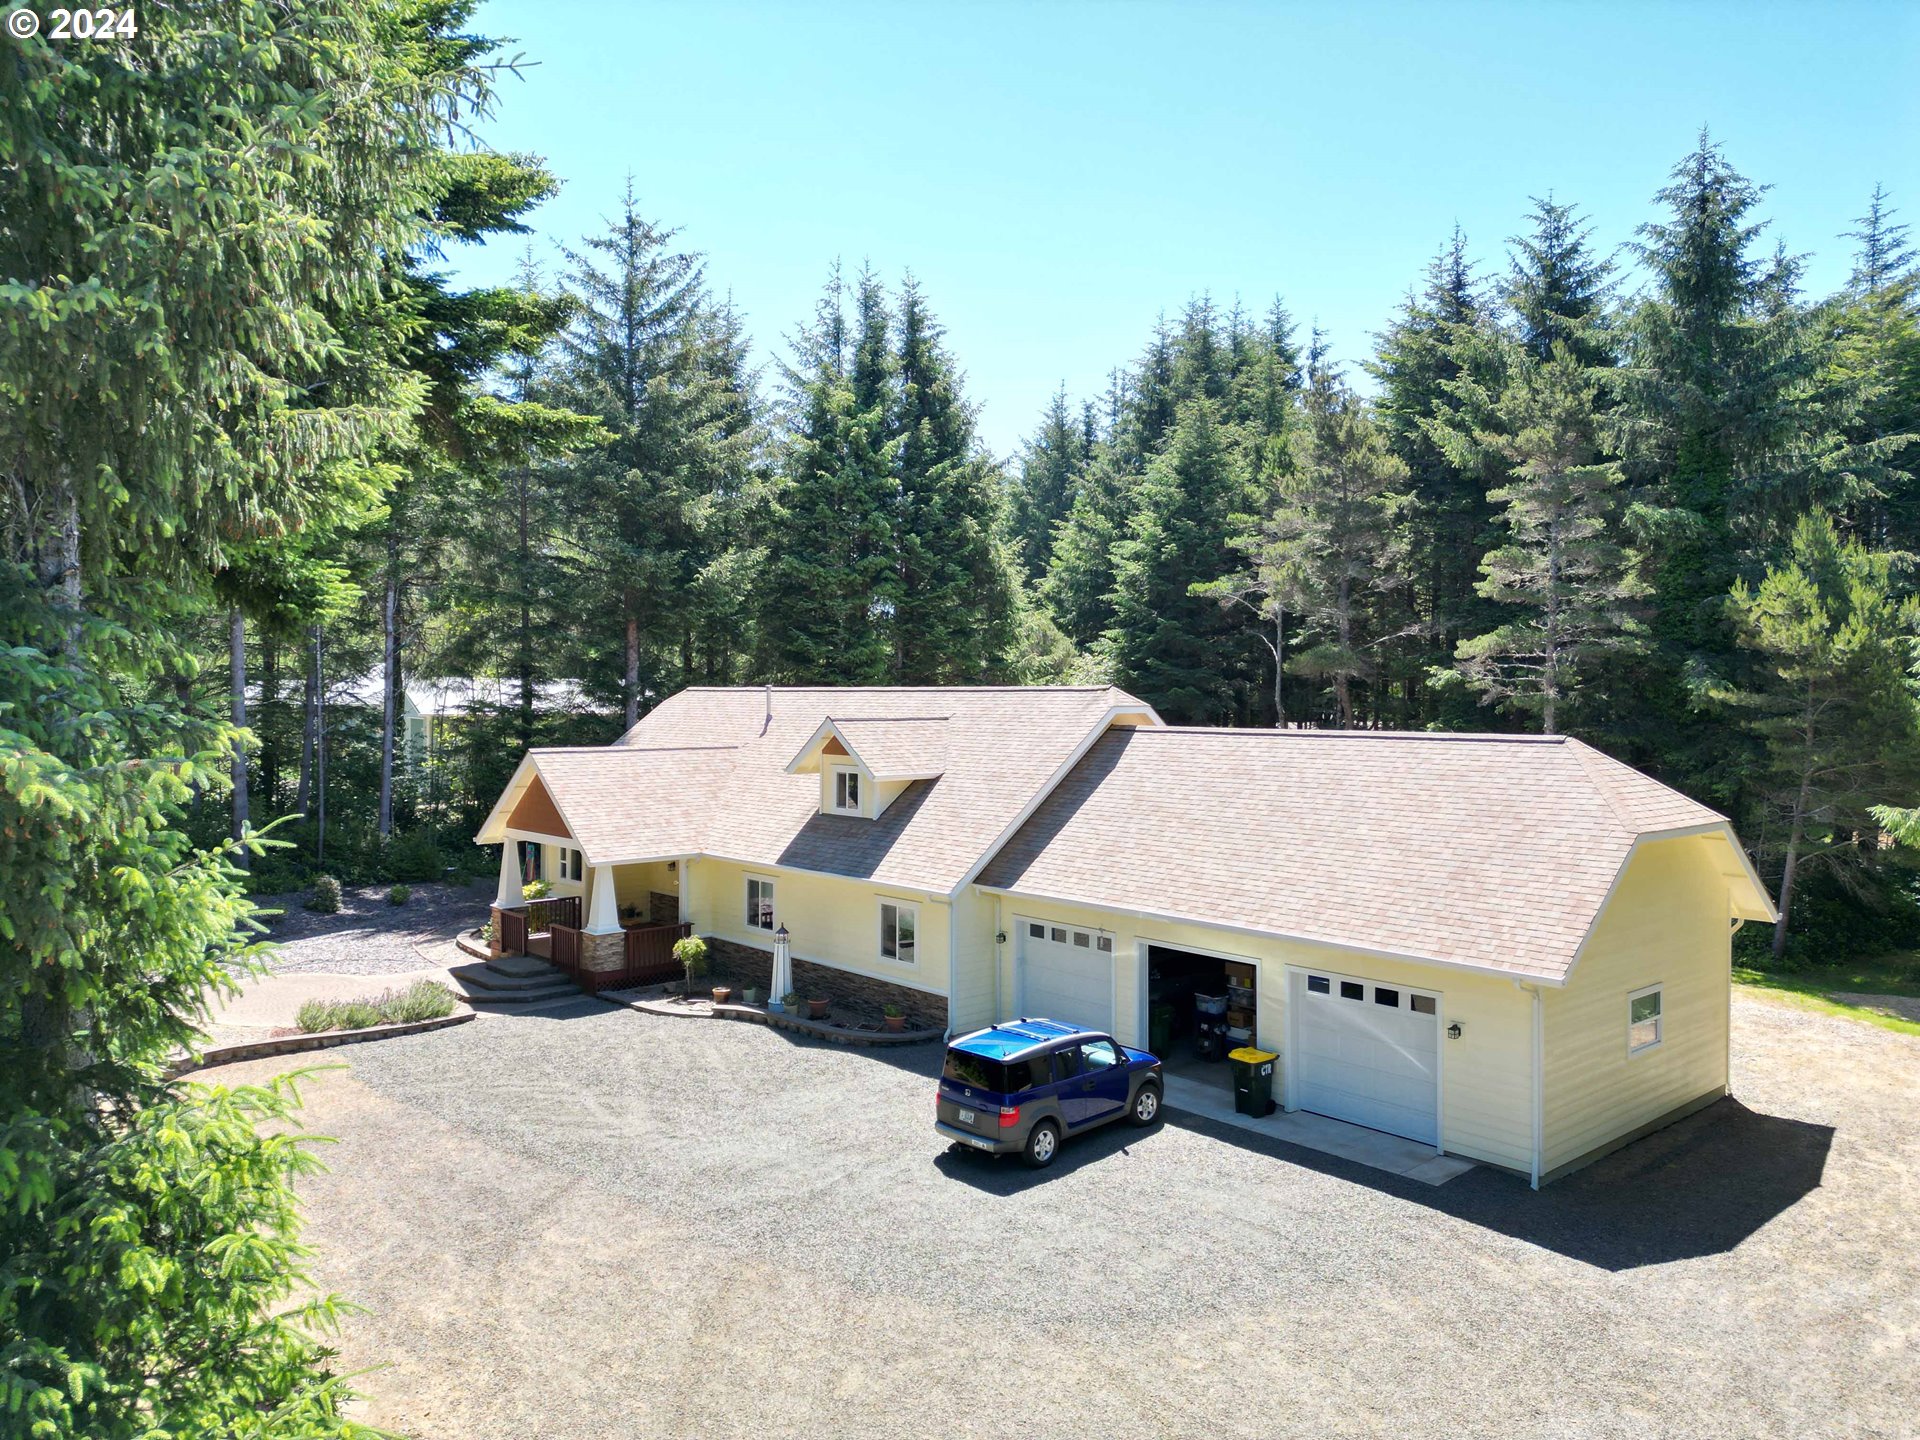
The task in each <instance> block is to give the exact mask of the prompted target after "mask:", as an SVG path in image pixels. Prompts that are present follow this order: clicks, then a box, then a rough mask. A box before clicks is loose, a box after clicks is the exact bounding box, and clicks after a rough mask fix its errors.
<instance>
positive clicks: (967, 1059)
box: [933, 1020, 1163, 1170]
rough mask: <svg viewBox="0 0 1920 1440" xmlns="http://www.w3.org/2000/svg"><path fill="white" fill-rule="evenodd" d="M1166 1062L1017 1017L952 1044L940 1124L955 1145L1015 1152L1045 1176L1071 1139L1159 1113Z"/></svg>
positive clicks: (1088, 1033) (1108, 1040)
mask: <svg viewBox="0 0 1920 1440" xmlns="http://www.w3.org/2000/svg"><path fill="white" fill-rule="evenodd" d="M1162 1089H1163V1081H1162V1076H1161V1069H1160V1062H1159V1061H1158V1060H1157V1059H1155V1058H1154V1057H1153V1056H1151V1055H1149V1054H1148V1053H1147V1052H1146V1051H1144V1050H1129V1049H1128V1048H1127V1047H1126V1046H1124V1045H1122V1044H1121V1043H1120V1042H1119V1041H1118V1040H1115V1039H1114V1038H1113V1037H1112V1036H1111V1035H1103V1034H1101V1033H1100V1032H1099V1031H1097V1030H1082V1029H1080V1028H1079V1027H1078V1026H1074V1025H1064V1024H1062V1023H1061V1022H1060V1021H1058V1020H1010V1021H1008V1022H1007V1023H1006V1024H1004V1025H995V1026H994V1027H993V1028H991V1029H989V1030H976V1031H974V1032H973V1033H972V1034H971V1035H962V1036H961V1037H960V1038H959V1039H958V1040H955V1041H954V1042H953V1043H952V1044H951V1045H949V1046H948V1047H947V1065H946V1069H945V1071H944V1072H943V1073H942V1074H941V1076H940V1100H939V1106H938V1113H939V1119H938V1120H937V1121H936V1122H935V1124H934V1127H933V1128H934V1129H936V1130H938V1131H939V1132H940V1133H941V1134H942V1135H944V1136H946V1137H947V1139H949V1140H951V1141H952V1142H953V1143H954V1144H955V1145H964V1146H967V1147H968V1148H970V1149H974V1150H984V1151H986V1152H987V1153H989V1154H992V1155H1012V1154H1015V1153H1016V1152H1017V1153H1018V1154H1020V1155H1021V1156H1023V1157H1024V1158H1025V1159H1026V1162H1027V1164H1029V1165H1031V1166H1032V1167H1033V1168H1034V1169H1036V1170H1043V1169H1045V1168H1046V1167H1047V1166H1049V1165H1051V1164H1052V1163H1053V1160H1054V1157H1055V1156H1056V1155H1058V1154H1059V1153H1060V1142H1061V1140H1063V1139H1064V1138H1066V1137H1067V1136H1068V1135H1077V1134H1079V1133H1080V1132H1081V1131H1082V1130H1091V1129H1093V1128H1095V1127H1096V1126H1099V1125H1104V1124H1106V1123H1107V1121H1109V1120H1118V1119H1119V1118H1120V1117H1121V1116H1123V1115H1124V1116H1126V1117H1127V1118H1128V1119H1129V1120H1131V1121H1133V1123H1134V1124H1136V1125H1151V1124H1152V1123H1153V1122H1154V1121H1155V1120H1157V1119H1158V1118H1159V1116H1160V1095H1161V1091H1162Z"/></svg>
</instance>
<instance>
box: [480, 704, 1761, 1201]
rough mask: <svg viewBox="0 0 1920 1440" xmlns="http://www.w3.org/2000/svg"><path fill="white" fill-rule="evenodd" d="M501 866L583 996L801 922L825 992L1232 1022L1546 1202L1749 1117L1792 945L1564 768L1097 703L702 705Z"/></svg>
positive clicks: (539, 818) (1431, 738)
mask: <svg viewBox="0 0 1920 1440" xmlns="http://www.w3.org/2000/svg"><path fill="white" fill-rule="evenodd" d="M477 839H478V840H479V841H480V843H482V844H498V845H501V846H502V847H503V849H502V863H501V877H500V889H499V893H498V895H497V896H496V907H495V909H496V922H497V923H496V935H498V934H499V933H500V931H501V929H502V927H503V926H504V928H505V929H506V930H507V931H508V932H509V933H511V934H515V935H521V936H524V933H525V931H526V929H527V928H528V926H527V921H526V919H525V914H524V912H525V911H526V908H527V907H526V905H525V902H524V899H523V896H522V884H523V879H524V877H525V876H527V875H528V874H529V873H538V874H539V875H540V877H541V878H542V879H544V880H546V881H547V883H548V884H549V885H550V886H551V887H552V889H553V891H554V893H555V895H556V896H558V897H560V899H559V901H558V902H557V903H559V904H561V905H563V906H568V907H571V908H570V909H569V910H568V912H567V913H568V914H569V915H570V916H573V917H575V918H573V919H572V921H571V922H570V924H569V923H562V925H561V926H560V928H559V929H557V930H556V931H555V932H554V933H556V934H564V935H566V936H569V937H572V938H569V939H568V940H567V942H566V943H569V944H577V945H578V947H579V949H580V955H579V960H578V964H579V970H580V971H581V972H585V973H591V972H593V971H595V970H596V969H604V970H605V971H607V972H609V973H621V974H634V973H637V972H635V971H634V970H633V969H632V967H633V966H634V964H636V963H637V962H636V961H635V958H634V957H635V956H636V954H639V953H641V952H642V951H645V947H646V946H647V945H649V944H652V943H653V941H651V940H649V939H647V938H645V937H660V938H661V939H662V940H664V939H665V938H668V937H670V936H672V935H673V934H677V933H680V931H681V930H684V929H691V930H693V931H697V932H698V933H699V934H701V935H703V936H705V937H707V938H708V941H709V944H710V946H712V947H713V948H714V949H715V950H716V951H717V952H718V953H719V955H720V956H721V958H722V961H723V963H725V964H726V966H727V968H728V970H729V973H732V974H735V975H753V974H764V973H765V970H766V968H767V956H768V955H769V953H770V951H771V949H772V943H773V936H774V934H775V932H776V931H777V930H780V929H784V930H785V931H786V932H787V934H788V936H789V937H790V943H791V947H792V955H793V969H794V975H795V984H796V986H797V987H798V988H799V989H800V990H802V991H813V992H817V993H824V994H830V995H832V996H834V997H835V998H836V999H838V1000H840V1001H842V1002H845V1003H848V1004H868V1005H875V1006H877V1005H880V1004H885V1003H891V1004H894V1005H897V1006H898V1007H899V1008H900V1009H902V1010H903V1011H904V1012H905V1013H906V1014H907V1015H908V1016H909V1017H910V1018H911V1019H912V1020H914V1021H917V1022H919V1023H921V1024H926V1025H931V1026H938V1027H944V1028H945V1029H947V1030H948V1031H949V1032H950V1033H951V1032H959V1031H964V1030H969V1029H973V1028H977V1027H979V1026H982V1025H987V1024H991V1023H993V1022H994V1021H996V1020H1003V1019H1010V1018H1013V1017H1015V1016H1018V1015H1052V1016H1054V1017H1056V1018H1061V1019H1066V1020H1070V1021H1072V1022H1074V1023H1076V1024H1080V1025H1083V1026H1085V1027H1087V1028H1089V1029H1097V1030H1101V1031H1104V1032H1107V1033H1110V1034H1112V1035H1114V1036H1115V1037H1116V1038H1118V1039H1119V1040H1121V1041H1122V1042H1123V1043H1126V1044H1130V1045H1136V1046H1143V1047H1144V1046H1149V1045H1159V1046H1164V1045H1166V1044H1167V1043H1168V1035H1167V1033H1166V1032H1167V1031H1168V1029H1169V1027H1172V1029H1173V1031H1174V1033H1175V1034H1176V1035H1177V1034H1178V1032H1179V1030H1180V1029H1181V1028H1182V1027H1183V1026H1185V1025H1190V1024H1192V1023H1194V1015H1195V1012H1196V1009H1197V1004H1196V1002H1195V1001H1194V1000H1193V997H1194V996H1195V995H1196V994H1200V995H1204V996H1217V997H1220V998H1221V999H1224V1000H1225V1001H1227V1009H1226V1014H1225V1016H1224V1020H1225V1024H1226V1027H1227V1035H1228V1037H1229V1038H1230V1039H1231V1040H1232V1041H1237V1042H1252V1043H1257V1044H1258V1045H1260V1046H1262V1047H1264V1048H1266V1049H1269V1050H1272V1051H1274V1052H1275V1053H1277V1054H1278V1055H1279V1056H1280V1063H1279V1066H1278V1080H1279V1099H1280V1103H1281V1104H1282V1105H1283V1106H1284V1107H1285V1108H1287V1109H1289V1110H1293V1109H1304V1110H1309V1111H1314V1112H1317V1113H1320V1114H1325V1115H1330V1116H1333V1117H1334V1118H1337V1119H1342V1120H1347V1121H1350V1122H1352V1123H1355V1124H1361V1125H1366V1126H1369V1127H1371V1128H1374V1129H1378V1130H1383V1131H1387V1132H1390V1133H1392V1134H1396V1135H1402V1136H1406V1137H1408V1138H1411V1139H1414V1140H1417V1141H1420V1142H1423V1143H1425V1144H1430V1145H1432V1146H1433V1147H1434V1149H1435V1150H1436V1151H1437V1152H1440V1153H1446V1154H1454V1155H1460V1156H1464V1157H1469V1158H1472V1159H1475V1160H1480V1161H1484V1162H1487V1163H1490V1164H1494V1165H1499V1166H1504V1167H1506V1168H1509V1169H1512V1170H1515V1171H1519V1172H1521V1173H1523V1174H1526V1175H1528V1176H1529V1177H1530V1178H1531V1180H1532V1181H1533V1183H1534V1184H1536V1185H1537V1184H1540V1183H1542V1182H1544V1181H1546V1180H1550V1179H1552V1178H1553V1177H1554V1176H1556V1175H1558V1174H1561V1173H1564V1172H1565V1171H1567V1170H1569V1169H1572V1168H1574V1167H1576V1166H1578V1165H1580V1164H1583V1163H1585V1162H1587V1161H1589V1160H1591V1159H1593V1158H1596V1157H1597V1156H1598V1155H1600V1154H1603V1153H1605V1152H1606V1151H1607V1150H1609V1149H1611V1148H1615V1147H1617V1146H1618V1145H1621V1144H1624V1143H1627V1142H1628V1141H1630V1140H1631V1139H1633V1138H1635V1137H1636V1136H1638V1135H1640V1134H1644V1133H1646V1132H1647V1131H1650V1130H1652V1129H1655V1128H1658V1127H1659V1126H1660V1125H1663V1124H1667V1123H1670V1122H1672V1121H1673V1120H1675V1119H1677V1118H1679V1117H1680V1116H1682V1115H1684V1114H1686V1113H1688V1112H1690V1111H1691V1110H1694V1109H1697V1108H1699V1107H1701V1106H1703V1105H1706V1104H1708V1103H1710V1102H1711V1101H1713V1100H1715V1099H1718V1098H1719V1097H1720V1096H1722V1095H1724V1094H1726V1093H1727V1083H1728V1006H1729V1001H1730V996H1731V976H1730V964H1731V941H1732V934H1733V931H1734V930H1735V929H1737V928H1738V926H1739V925H1740V924H1741V923H1742V922H1743V921H1745V920H1750V919H1751V920H1770V919H1772V917H1773V909H1772V906H1771V905H1770V903H1769V902H1768V899H1767V896H1766V894H1765V892H1764V890H1763V889H1762V887H1761V886H1760V883H1759V881H1758V879H1757V877H1756V876H1755V874H1754V872H1753V869H1752V867H1751V865H1750V864H1749V862H1748V860H1747V857H1746V854H1745V852H1744V850H1743V849H1742V848H1741V846H1740V844H1739V842H1738V840H1737V838H1736V837H1735V836H1734V834H1733V832H1732V829H1731V827H1730V826H1729V825H1728V824H1727V822H1726V820H1725V819H1724V818H1723V817H1721V816H1719V815H1717V814H1715V813H1714V812H1713V811H1711V810H1708V809H1706V808H1705V807H1703V806H1700V805H1698V804H1695V803H1694V802H1693V801H1691V800H1688V799H1687V798H1686V797H1684V796H1682V795H1680V794H1678V793H1677V792H1675V791H1673V790H1671V789H1668V788H1667V787H1665V786H1663V785H1660V784H1659V783H1657V782H1655V781H1653V780H1651V779H1649V778H1648V777H1646V776H1644V775H1641V774H1640V773H1639V772H1637V771H1635V770H1632V769H1630V768H1629V767H1627V766H1624V765H1621V764H1619V763H1618V762H1616V761H1613V760H1611V759H1609V758H1608V757H1607V756H1605V755H1603V754H1602V753H1600V752H1599V751H1597V750H1594V749H1593V748H1591V747H1590V746H1587V745H1584V744H1582V743H1581V742H1579V741H1577V740H1572V739H1568V738H1565V737H1559V736H1544V737H1543V736H1509V735H1429V734H1393V733H1383V732H1353V731H1309V730H1280V731H1248V730H1213V729H1194V728H1175V727H1169V726H1166V725H1164V724H1163V723H1162V722H1161V721H1160V718H1159V717H1158V715H1156V714H1155V713H1154V711H1153V709H1152V707H1151V706H1149V705H1147V704H1145V703H1144V702H1142V701H1140V700H1138V699H1136V698H1135V697H1133V696H1131V695H1128V694H1126V693H1125V692H1123V691H1120V690H1117V689H1113V688H1111V687H1104V686H1096V687H1025V688H1019V687H1009V688H995V687H979V688H942V689H772V688H768V689H692V690H687V691H683V692H681V693H680V694H678V695H675V696H673V697H671V698H670V699H668V700H667V701H665V702H664V703H662V704H661V705H660V706H659V707H658V708H656V709H655V710H654V711H652V712H651V713H650V714H648V715H647V716H646V717H645V718H644V719H642V720H641V722H640V723H639V724H638V725H637V726H635V727H634V728H633V729H632V730H631V731H629V732H628V733H627V734H626V735H625V736H623V737H622V738H621V739H620V740H619V741H618V742H616V743H615V744H613V745H611V746H607V747H604V748H599V749H585V750H580V749H572V750H536V751H533V752H531V753H530V754H529V755H528V756H527V757H526V758H525V760H524V761H523V762H522V763H521V765H520V767H519V769H518V771H517V772H516V774H515V776H514V778H513V780H512V782H511V783H510V784H509V786H508V787H507V789H506V791H505V792H504V793H503V794H502V796H501V798H500V801H499V803H498V804H497V805H496V806H495V807H494V810H493V813H492V814H491V815H490V816H489V817H488V820H487V822H486V824H485V826H484V827H483V828H482V829H481V831H480V833H479V835H478V837H477ZM516 924H517V925H518V927H519V928H518V929H515V928H514V927H515V926H516ZM576 928H577V936H575V935H574V931H575V929H576ZM645 953H647V954H650V955H652V956H653V961H652V962H650V963H655V964H661V963H664V962H663V961H662V956H663V955H664V951H663V950H662V949H661V948H659V946H657V945H656V946H655V948H654V949H653V950H651V951H646V952H645ZM623 964H624V965H625V966H626V967H627V969H625V970H621V968H620V967H621V966H622V965H623ZM756 966H757V967H759V968H758V969H756V968H755V967H756ZM1176 1048H1182V1047H1180V1046H1179V1045H1176ZM1183 1053H1184V1052H1183ZM1197 1068H1198V1067H1197ZM1218 1068H1219V1067H1217V1066H1216V1067H1212V1073H1213V1074H1214V1075H1215V1076H1216V1077H1217V1075H1218Z"/></svg>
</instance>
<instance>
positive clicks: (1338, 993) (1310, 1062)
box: [1289, 970, 1440, 1145]
mask: <svg viewBox="0 0 1920 1440" xmlns="http://www.w3.org/2000/svg"><path fill="white" fill-rule="evenodd" d="M1292 986H1293V988H1292V994H1291V996H1290V997H1289V998H1290V999H1291V1001H1292V1003H1293V1027H1292V1028H1293V1036H1294V1063H1293V1076H1294V1085H1295V1087H1296V1090H1295V1094H1294V1097H1293V1101H1294V1104H1296V1105H1297V1106H1299V1108H1300V1109H1302V1110H1311V1111H1313V1112H1314V1113H1315V1114H1317V1115H1331V1116H1333V1117H1334V1118H1335V1119H1336V1120H1351V1121H1352V1122H1353V1123H1354V1124H1356V1125H1366V1126H1369V1127H1370V1128H1372V1129H1375V1130H1385V1131H1387V1132H1388V1133H1389V1134H1393V1135H1404V1136H1406V1137H1407V1138H1408V1139H1409V1140H1424V1141H1426V1142H1427V1143H1428V1144H1429V1145H1432V1144H1437V1143H1438V1142H1439V1129H1438V1126H1439V1120H1438V1117H1437V1114H1436V1111H1437V1109H1438V1101H1439V1096H1440V998H1439V996H1437V995H1433V994H1430V993H1428V992H1426V991H1424V990H1409V989H1407V988H1406V987H1405V986H1400V985H1376V984H1375V983H1374V982H1373V981H1371V980H1356V979H1354V978H1353V977H1352V976H1350V975H1335V974H1332V973H1330V972H1324V973H1323V972H1319V971H1311V970H1309V971H1300V970H1296V971H1294V972H1293V981H1292Z"/></svg>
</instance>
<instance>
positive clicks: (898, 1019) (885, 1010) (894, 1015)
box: [880, 1001, 907, 1030]
mask: <svg viewBox="0 0 1920 1440" xmlns="http://www.w3.org/2000/svg"><path fill="white" fill-rule="evenodd" d="M880 1014H881V1015H882V1016H883V1017H885V1019H886V1022H887V1029H889V1030H904V1029H906V1028H907V1012H906V1011H904V1010H902V1009H901V1008H900V1007H899V1006H898V1005H895V1004H894V1003H893V1002H892V1001H888V1002H887V1003H886V1004H885V1005H882V1006H881V1007H880Z"/></svg>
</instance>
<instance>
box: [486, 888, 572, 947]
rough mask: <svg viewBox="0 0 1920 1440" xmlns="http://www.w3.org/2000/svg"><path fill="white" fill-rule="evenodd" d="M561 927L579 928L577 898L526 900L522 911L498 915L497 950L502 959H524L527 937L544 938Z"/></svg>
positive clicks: (510, 911)
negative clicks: (505, 956)
mask: <svg viewBox="0 0 1920 1440" xmlns="http://www.w3.org/2000/svg"><path fill="white" fill-rule="evenodd" d="M561 926H571V927H572V928H573V929H574V930H575V931H578V930H579V928H580V897H579V896H578V895H554V896H551V897H549V898H548V899H545V900H529V901H528V902H527V904H526V906H525V908H523V909H516V910H502V911H501V912H500V936H499V939H500V950H501V953H502V954H505V955H525V954H526V953H527V950H528V946H527V937H528V936H530V935H544V934H546V933H547V932H548V931H550V930H556V929H558V928H560V927H561Z"/></svg>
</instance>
